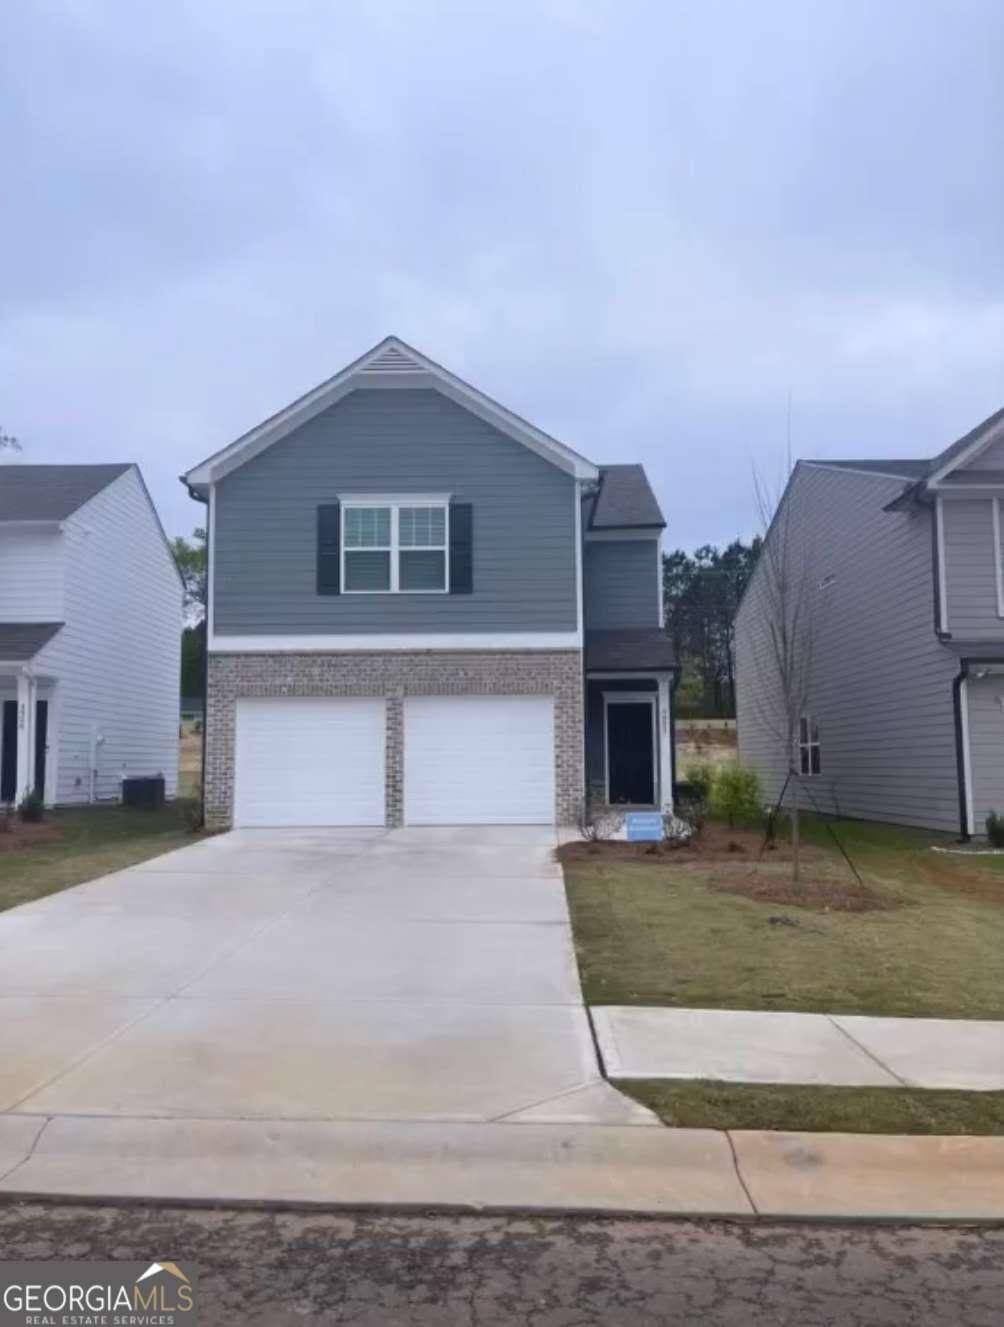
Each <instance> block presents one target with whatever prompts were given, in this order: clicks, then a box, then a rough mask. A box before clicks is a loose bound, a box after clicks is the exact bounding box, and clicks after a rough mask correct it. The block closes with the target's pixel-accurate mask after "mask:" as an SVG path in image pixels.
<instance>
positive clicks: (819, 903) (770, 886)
mask: <svg viewBox="0 0 1004 1327" xmlns="http://www.w3.org/2000/svg"><path fill="white" fill-rule="evenodd" d="M714 888H715V889H717V890H718V891H719V892H720V893H722V894H739V895H740V896H741V897H742V898H748V899H752V900H753V902H754V903H780V904H782V905H783V906H784V907H792V908H811V909H812V910H813V911H815V912H885V911H887V910H888V909H890V908H898V907H900V906H901V904H900V901H899V900H898V899H895V898H892V897H890V896H889V895H887V894H879V893H877V892H876V891H875V890H874V889H870V888H869V887H868V886H867V885H860V884H858V882H857V881H856V880H854V879H852V878H848V879H846V880H842V879H839V878H836V879H832V880H829V879H821V878H819V877H810V878H809V879H802V880H800V881H799V882H798V883H797V884H796V883H795V881H794V880H792V878H791V876H789V875H773V874H769V873H768V872H766V871H752V872H750V874H749V875H742V876H738V875H737V876H735V877H733V878H732V879H725V880H716V881H715V882H714ZM771 920H773V918H772V919H771ZM779 920H781V921H783V920H784V919H783V918H782V919H779Z"/></svg>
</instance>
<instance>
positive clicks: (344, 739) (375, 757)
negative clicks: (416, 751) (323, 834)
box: [234, 697, 386, 826]
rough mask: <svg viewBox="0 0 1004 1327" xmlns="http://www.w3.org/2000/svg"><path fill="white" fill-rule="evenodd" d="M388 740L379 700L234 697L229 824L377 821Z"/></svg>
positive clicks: (380, 812) (383, 708) (381, 811)
mask: <svg viewBox="0 0 1004 1327" xmlns="http://www.w3.org/2000/svg"><path fill="white" fill-rule="evenodd" d="M385 741H386V705H385V702H384V701H383V700H377V699H369V698H367V699H363V698H352V699H332V698H299V697H295V698H294V697H282V698H273V697H269V698H262V699H253V700H252V699H245V700H239V701H238V702H237V715H236V731H235V745H236V750H235V760H234V824H235V825H244V826H251V825H305V826H306V825H382V824H383V823H384V800H385V799H384V750H385Z"/></svg>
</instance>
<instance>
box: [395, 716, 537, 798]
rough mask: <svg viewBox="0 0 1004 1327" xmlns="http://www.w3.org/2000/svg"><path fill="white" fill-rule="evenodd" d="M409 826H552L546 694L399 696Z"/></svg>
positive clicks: (405, 795) (405, 796)
mask: <svg viewBox="0 0 1004 1327" xmlns="http://www.w3.org/2000/svg"><path fill="white" fill-rule="evenodd" d="M404 804H405V822H406V823H407V824H410V825H450V824H455V825H457V824H459V825H462V824H476V825H477V824H480V825H489V824H502V825H549V824H551V823H552V822H553V820H554V700H553V697H551V696H421V697H418V696H415V697H409V698H408V699H407V700H405V703H404Z"/></svg>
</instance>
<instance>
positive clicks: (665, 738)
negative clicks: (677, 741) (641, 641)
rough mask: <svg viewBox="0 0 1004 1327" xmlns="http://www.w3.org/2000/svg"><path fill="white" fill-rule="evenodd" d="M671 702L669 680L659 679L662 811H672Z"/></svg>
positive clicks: (660, 790)
mask: <svg viewBox="0 0 1004 1327" xmlns="http://www.w3.org/2000/svg"><path fill="white" fill-rule="evenodd" d="M672 722H673V702H672V698H671V695H670V689H669V678H668V677H660V678H659V793H660V797H659V801H660V804H661V806H662V809H663V811H672V809H673V757H672V750H673V747H672V730H671V729H670V726H669V725H670V724H671V723H672Z"/></svg>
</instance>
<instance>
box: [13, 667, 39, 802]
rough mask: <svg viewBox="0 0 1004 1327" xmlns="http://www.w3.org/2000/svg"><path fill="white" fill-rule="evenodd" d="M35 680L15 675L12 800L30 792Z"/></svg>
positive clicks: (22, 675) (23, 673) (19, 798)
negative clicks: (15, 744)
mask: <svg viewBox="0 0 1004 1327" xmlns="http://www.w3.org/2000/svg"><path fill="white" fill-rule="evenodd" d="M34 700H35V679H34V678H33V677H31V676H30V675H29V674H28V673H26V672H20V673H18V675H17V766H16V775H17V777H16V781H15V784H14V800H15V802H20V800H21V798H22V797H25V796H26V795H27V794H28V793H30V792H31V787H32V772H33V770H34V763H35V704H34Z"/></svg>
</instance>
